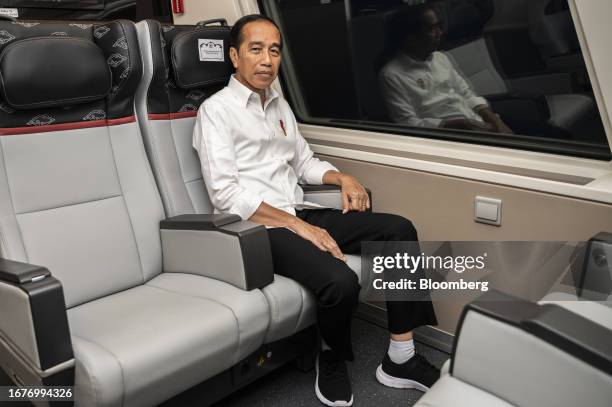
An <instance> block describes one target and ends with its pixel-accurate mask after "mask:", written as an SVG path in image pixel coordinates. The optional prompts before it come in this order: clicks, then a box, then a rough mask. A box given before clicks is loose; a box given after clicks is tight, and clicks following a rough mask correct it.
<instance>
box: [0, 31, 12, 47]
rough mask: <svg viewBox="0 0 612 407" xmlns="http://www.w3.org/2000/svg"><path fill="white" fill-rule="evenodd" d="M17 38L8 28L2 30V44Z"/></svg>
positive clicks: (0, 37) (0, 41)
mask: <svg viewBox="0 0 612 407" xmlns="http://www.w3.org/2000/svg"><path fill="white" fill-rule="evenodd" d="M14 39H15V36H14V35H13V34H11V33H10V32H8V31H6V30H0V45H4V44H6V43H7V42H11V41H13V40H14Z"/></svg>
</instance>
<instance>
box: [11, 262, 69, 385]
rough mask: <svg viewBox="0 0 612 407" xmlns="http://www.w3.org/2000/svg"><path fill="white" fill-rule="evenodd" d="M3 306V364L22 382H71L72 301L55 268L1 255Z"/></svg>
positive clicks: (64, 383)
mask: <svg viewBox="0 0 612 407" xmlns="http://www.w3.org/2000/svg"><path fill="white" fill-rule="evenodd" d="M0 309H1V310H2V317H1V318H0V366H1V367H2V368H3V369H4V370H5V371H7V373H9V375H10V376H12V377H13V379H14V380H15V381H17V382H21V383H22V384H45V383H57V384H56V385H59V383H62V385H71V382H73V381H74V354H73V352H72V342H71V340H70V330H69V327H68V317H67V314H66V303H65V301H64V293H63V289H62V285H61V283H60V282H59V281H58V280H57V279H55V278H54V277H53V276H52V275H51V273H50V272H49V270H47V269H46V268H44V267H40V266H35V265H32V264H27V263H21V262H17V261H12V260H7V259H2V258H0ZM58 377H61V380H59V381H58V380H57V378H58Z"/></svg>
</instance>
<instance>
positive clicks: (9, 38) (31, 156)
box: [0, 21, 164, 307]
mask: <svg viewBox="0 0 612 407" xmlns="http://www.w3.org/2000/svg"><path fill="white" fill-rule="evenodd" d="M141 73H142V67H141V62H140V53H139V49H138V42H137V38H136V32H135V28H134V25H133V24H132V23H131V22H128V21H109V22H104V23H95V24H90V23H87V24H86V23H74V22H28V21H19V22H9V21H0V77H1V79H2V81H1V85H0V87H1V89H0V123H2V124H1V128H0V257H3V258H7V259H11V260H17V261H23V262H28V263H33V264H37V265H42V266H44V267H47V268H48V269H49V270H50V271H51V273H52V274H53V275H54V276H55V277H57V278H58V279H59V280H60V281H61V282H62V284H63V288H64V294H65V298H66V304H67V307H72V306H75V305H78V304H81V303H84V302H87V301H91V300H94V299H97V298H100V297H103V296H106V295H109V294H111V293H114V292H117V291H121V290H125V289H127V288H130V287H133V286H136V285H139V284H142V283H143V282H144V281H146V280H148V279H150V278H152V277H153V276H154V275H156V274H158V273H159V272H160V271H161V245H160V238H159V226H158V224H159V221H160V219H162V218H163V216H164V215H163V208H162V206H161V201H160V199H159V194H158V192H157V189H156V186H155V183H154V179H153V177H152V174H151V170H150V167H149V166H148V163H147V160H146V155H145V154H144V149H143V146H142V139H141V135H140V131H139V128H138V125H137V123H136V120H135V115H134V104H133V101H134V98H133V95H134V92H135V90H136V87H137V84H138V83H139V81H140V79H141Z"/></svg>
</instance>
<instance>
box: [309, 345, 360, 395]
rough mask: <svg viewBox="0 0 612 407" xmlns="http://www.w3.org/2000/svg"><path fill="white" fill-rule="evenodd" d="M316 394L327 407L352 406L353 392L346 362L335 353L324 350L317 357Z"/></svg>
mask: <svg viewBox="0 0 612 407" xmlns="http://www.w3.org/2000/svg"><path fill="white" fill-rule="evenodd" d="M316 369H317V381H316V383H315V393H316V394H317V397H318V398H319V400H320V401H321V403H323V404H325V405H326V406H352V405H353V391H352V390H351V381H350V379H349V376H348V371H347V370H346V362H345V361H344V360H343V359H340V358H339V357H338V356H337V355H336V353H334V351H331V350H329V349H328V350H324V351H322V352H321V353H319V356H318V357H317V364H316Z"/></svg>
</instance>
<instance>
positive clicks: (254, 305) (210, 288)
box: [147, 273, 270, 363]
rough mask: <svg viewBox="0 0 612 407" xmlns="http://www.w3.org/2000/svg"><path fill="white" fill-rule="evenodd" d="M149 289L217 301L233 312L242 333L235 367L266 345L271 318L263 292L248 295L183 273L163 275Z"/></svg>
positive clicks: (224, 284)
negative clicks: (266, 335)
mask: <svg viewBox="0 0 612 407" xmlns="http://www.w3.org/2000/svg"><path fill="white" fill-rule="evenodd" d="M147 285H148V286H152V287H157V288H160V289H163V290H167V291H170V292H175V293H179V294H183V295H189V296H193V297H198V298H203V299H206V300H209V301H214V302H216V303H217V304H219V305H222V306H224V307H226V308H228V309H230V310H231V312H232V314H233V316H234V319H235V321H236V325H237V327H238V333H239V336H238V350H237V352H236V354H235V356H234V359H233V363H238V362H239V361H240V360H242V359H244V358H245V357H247V356H248V355H249V354H251V353H253V352H254V351H255V350H257V348H259V347H260V346H261V344H262V343H263V338H264V335H265V333H266V331H267V330H268V327H269V325H270V316H269V307H268V302H267V301H266V297H265V296H264V295H263V293H262V292H261V291H260V290H251V291H244V290H241V289H239V288H236V287H234V286H233V285H230V284H227V283H224V282H222V281H218V280H214V279H211V278H205V277H201V276H197V275H193V274H182V273H162V274H160V275H159V276H157V277H155V278H154V279H152V280H150V281H149V282H147Z"/></svg>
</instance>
